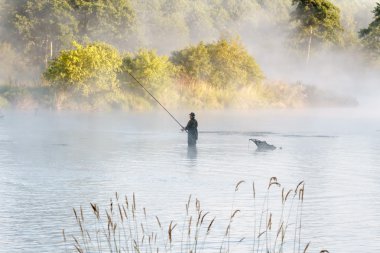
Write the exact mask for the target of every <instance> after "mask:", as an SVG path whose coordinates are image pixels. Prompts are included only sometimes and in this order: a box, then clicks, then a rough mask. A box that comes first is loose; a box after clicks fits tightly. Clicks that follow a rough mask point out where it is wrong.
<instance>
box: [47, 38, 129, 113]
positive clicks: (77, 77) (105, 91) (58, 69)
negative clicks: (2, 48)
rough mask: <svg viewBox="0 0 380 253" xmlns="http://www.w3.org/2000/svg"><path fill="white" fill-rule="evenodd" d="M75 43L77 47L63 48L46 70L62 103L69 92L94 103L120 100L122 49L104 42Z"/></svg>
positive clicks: (48, 78)
mask: <svg viewBox="0 0 380 253" xmlns="http://www.w3.org/2000/svg"><path fill="white" fill-rule="evenodd" d="M74 46H75V49H73V50H64V51H61V52H60V54H59V55H58V57H57V58H55V59H54V60H52V61H51V62H50V63H49V66H48V68H47V69H46V71H45V72H44V77H45V79H46V80H47V81H48V82H49V83H50V84H51V86H52V87H53V88H55V90H56V91H57V94H58V95H59V97H58V101H57V102H58V104H60V103H62V100H64V99H65V98H66V96H67V94H68V93H72V94H73V95H77V96H78V97H81V98H84V99H89V102H90V104H92V105H94V104H96V102H97V100H98V99H109V100H116V98H117V96H119V95H120V94H119V93H120V86H119V81H118V79H117V75H118V72H119V71H120V67H121V65H122V59H121V56H120V54H119V52H118V51H117V50H116V49H115V48H113V47H111V46H109V45H107V44H104V43H92V44H89V45H86V46H82V45H80V44H77V43H74ZM115 97H116V98H115Z"/></svg>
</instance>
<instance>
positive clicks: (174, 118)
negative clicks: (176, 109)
mask: <svg viewBox="0 0 380 253" xmlns="http://www.w3.org/2000/svg"><path fill="white" fill-rule="evenodd" d="M127 72H128V71H127ZM128 74H129V75H130V76H131V77H132V78H133V79H134V80H135V81H136V82H137V83H138V84H139V85H140V86H141V87H142V88H143V89H144V90H145V91H146V92H147V93H148V94H149V95H150V96H151V97H152V98H153V99H154V100H155V101H156V102H157V103H158V104H159V105H160V106H161V107H162V108H163V109H164V110H165V111H166V112H167V113H168V114H169V115H170V117H172V119H174V121H175V122H177V124H178V125H180V127H182V128H183V129H184V128H185V127H184V126H182V124H181V123H179V121H178V120H177V119H176V118H175V117H174V116H173V115H172V114H171V113H170V112H169V111H168V110H167V109H166V108H165V106H163V105H162V104H161V103H160V101H158V100H157V99H156V98H155V97H154V96H153V94H152V93H150V92H149V91H148V90H147V89H146V88H145V87H144V85H142V84H141V83H140V82H139V80H137V79H136V77H134V76H133V75H132V74H131V73H130V72H128Z"/></svg>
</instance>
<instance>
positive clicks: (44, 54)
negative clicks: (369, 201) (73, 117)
mask: <svg viewBox="0 0 380 253" xmlns="http://www.w3.org/2000/svg"><path fill="white" fill-rule="evenodd" d="M4 1H6V2H5V3H6V6H7V9H9V14H8V15H9V16H8V17H7V19H8V20H7V21H8V23H9V27H8V28H9V29H10V33H12V32H13V34H14V37H15V41H17V40H19V41H22V43H17V44H18V45H19V46H20V48H23V49H25V53H26V54H27V55H28V56H29V57H30V58H32V60H33V62H34V63H37V64H41V65H42V64H43V63H46V60H47V59H48V58H49V57H50V55H51V53H52V52H51V51H52V50H53V51H54V52H59V51H60V50H62V49H67V48H69V47H70V45H71V42H72V41H74V40H75V41H79V42H86V43H87V42H91V41H97V40H99V39H101V40H102V41H105V42H113V44H121V43H125V41H126V40H127V39H128V36H129V34H128V33H129V32H130V31H131V30H132V29H133V26H134V20H135V13H134V10H133V8H132V7H131V3H130V1H129V0H4ZM54 52H53V54H54Z"/></svg>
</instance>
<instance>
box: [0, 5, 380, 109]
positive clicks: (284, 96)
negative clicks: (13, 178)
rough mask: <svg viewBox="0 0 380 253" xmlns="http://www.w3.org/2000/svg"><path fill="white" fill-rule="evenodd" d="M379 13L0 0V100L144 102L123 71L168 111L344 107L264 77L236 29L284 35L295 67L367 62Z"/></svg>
mask: <svg viewBox="0 0 380 253" xmlns="http://www.w3.org/2000/svg"><path fill="white" fill-rule="evenodd" d="M371 9H372V10H373V14H374V17H373V18H372V20H368V21H363V20H362V19H363V18H362V17H361V16H360V15H362V14H360V13H359V11H362V12H363V13H365V15H366V16H368V17H369V16H370V10H371ZM379 19H380V4H379V3H377V5H375V6H373V5H372V4H369V3H368V1H367V2H365V1H362V0H357V1H350V3H347V1H343V0H331V1H329V0H312V1H309V0H308V1H306V0H293V1H290V0H275V1H262V0H249V1H241V2H235V1H228V0H220V1H208V2H207V1H206V2H205V1H190V2H189V1H173V0H157V1H154V2H151V1H135V0H122V1H115V0H107V1H106V0H94V1H79V0H23V1H14V0H0V21H1V25H0V35H1V37H0V58H1V62H0V86H1V87H0V107H15V108H22V109H33V108H37V107H43V108H51V109H71V110H110V109H118V110H146V109H151V108H153V107H155V106H156V105H155V104H154V103H153V102H152V100H151V99H150V98H149V97H148V96H147V94H145V93H144V92H143V91H142V90H141V89H140V88H139V87H138V86H136V83H134V81H133V80H132V79H131V77H130V76H129V74H133V75H134V76H136V78H138V80H140V81H141V82H142V83H143V84H144V85H145V86H146V87H147V88H148V89H149V90H150V91H151V92H152V93H153V94H155V95H156V96H157V97H158V99H159V100H160V101H162V102H163V103H164V104H165V105H166V106H168V107H171V108H184V107H191V108H210V109H222V108H230V107H233V108H239V109H256V108H262V107H275V108H283V107H305V106H320V105H323V106H347V105H349V106H352V105H355V104H356V102H355V101H354V100H353V99H350V98H342V97H337V96H334V95H333V94H329V93H328V92H326V91H321V90H318V89H316V88H315V87H312V86H307V85H304V84H301V83H295V84H289V83H285V82H282V81H273V80H268V79H267V78H266V77H265V73H264V72H263V71H262V69H261V67H260V66H259V64H258V62H257V61H256V59H255V58H254V56H252V55H251V54H250V53H249V52H248V50H247V49H246V47H245V46H249V45H247V43H244V45H243V42H242V40H240V39H237V38H238V37H239V35H241V34H245V33H247V31H248V32H249V31H250V30H253V31H260V36H259V37H263V38H267V39H269V40H279V38H278V36H277V35H276V34H275V33H276V32H278V33H280V34H282V33H285V34H286V36H285V37H286V38H282V37H281V39H280V40H281V43H282V44H281V46H284V47H285V48H287V50H289V53H290V54H291V55H292V58H294V59H296V61H299V62H300V63H299V64H305V62H309V61H310V59H312V58H313V56H315V55H318V54H319V53H321V54H323V53H326V52H329V51H326V50H335V51H340V52H346V51H347V52H355V54H357V55H360V57H361V58H363V59H366V60H365V62H366V64H368V66H376V64H377V63H378V62H379V59H380V51H379V29H380V28H379V27H380V22H379ZM368 23H370V24H369V25H368ZM367 25H368V27H367ZM270 33H274V35H273V36H272V37H271V36H269V37H267V34H270ZM261 35H262V36H261ZM202 41H204V42H202ZM157 52H158V53H157Z"/></svg>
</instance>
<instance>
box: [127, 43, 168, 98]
mask: <svg viewBox="0 0 380 253" xmlns="http://www.w3.org/2000/svg"><path fill="white" fill-rule="evenodd" d="M128 73H131V74H132V75H133V76H134V77H135V78H136V79H137V80H139V81H141V82H142V83H143V84H144V86H146V87H147V88H149V89H150V90H153V91H154V92H156V91H160V90H162V89H163V88H165V87H167V86H168V85H169V84H170V82H171V79H172V78H173V77H174V75H175V68H174V66H173V64H172V63H171V62H170V61H169V58H168V57H167V56H159V55H158V54H157V53H156V52H155V51H153V50H147V49H140V50H139V51H138V52H137V53H136V54H135V55H133V54H127V55H125V56H124V58H123V65H122V76H123V78H124V80H125V81H127V83H128V85H130V86H132V87H134V86H136V82H135V80H134V79H133V78H131V76H129V74H128ZM139 89H140V87H139Z"/></svg>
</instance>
